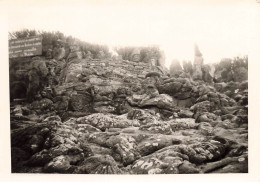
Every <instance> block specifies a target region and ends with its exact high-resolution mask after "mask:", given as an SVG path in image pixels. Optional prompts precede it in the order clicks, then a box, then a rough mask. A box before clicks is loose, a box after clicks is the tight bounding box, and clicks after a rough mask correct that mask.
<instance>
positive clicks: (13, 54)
mask: <svg viewBox="0 0 260 182" xmlns="http://www.w3.org/2000/svg"><path fill="white" fill-rule="evenodd" d="M41 54H42V36H34V37H29V38H24V39H12V40H9V58H17V57H27V56H36V55H41Z"/></svg>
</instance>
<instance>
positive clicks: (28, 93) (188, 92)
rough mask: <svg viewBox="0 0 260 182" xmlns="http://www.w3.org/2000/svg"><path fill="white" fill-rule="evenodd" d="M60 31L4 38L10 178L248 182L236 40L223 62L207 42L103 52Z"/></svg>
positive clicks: (243, 55) (27, 31) (26, 30)
mask: <svg viewBox="0 0 260 182" xmlns="http://www.w3.org/2000/svg"><path fill="white" fill-rule="evenodd" d="M171 6H173V7H174V6H175V5H174V4H172V5H171ZM95 8H96V7H95ZM159 12H160V11H159ZM158 16H159V17H160V15H158ZM144 17H145V15H144ZM144 17H141V18H144ZM85 18H88V15H87V14H85ZM93 18H94V17H93ZM124 18H126V19H127V18H128V16H126V17H124ZM180 18H181V17H180ZM184 19H185V18H184ZM97 20H98V18H97ZM134 20H136V19H134ZM148 20H149V19H147V21H148ZM186 20H187V19H186ZM50 21H51V20H50ZM160 21H161V22H165V19H160ZM190 21H192V22H191V23H189V21H188V22H186V24H190V25H194V22H193V21H194V19H190ZM223 21H228V20H223ZM111 22H112V20H111ZM171 22H173V23H174V19H171V18H169V19H167V21H166V24H169V26H170V24H171ZM209 22H210V21H209ZM209 22H208V26H210V25H211V24H210V23H209ZM103 23H104V24H105V22H103ZM175 23H176V22H175ZM47 24H48V23H46V25H47ZM95 25H96V24H95ZM133 25H135V24H134V23H133ZM175 25H176V26H178V23H176V24H175ZM97 26H98V25H97ZM111 26H112V25H111ZM167 26H168V25H167ZM197 26H198V29H199V30H201V31H203V30H205V29H204V28H205V27H204V28H202V29H200V28H199V27H200V26H201V25H199V24H198V25H197ZM234 26H236V24H235V23H234ZM239 26H240V25H239ZM180 27H184V25H182V24H180ZM188 27H189V26H188ZM88 28H91V29H95V27H94V26H92V27H91V26H90V27H88ZM139 28H143V29H145V28H144V27H139ZM195 28H196V27H195ZM219 28H220V29H221V30H223V31H224V30H225V31H227V32H228V33H227V34H230V32H232V31H234V30H232V29H229V28H231V27H229V28H226V27H219ZM83 29H84V28H83ZM134 29H135V28H134ZM151 29H152V28H151ZM176 29H177V28H176ZM135 30H136V29H135ZM64 31H65V32H63V29H61V30H57V31H51V30H50V29H44V28H39V27H37V25H36V24H35V28H30V27H23V28H22V29H19V28H17V29H14V28H12V29H11V30H9V80H10V124H11V127H10V128H11V169H12V173H61V174H131V175H135V174H204V173H218V174H219V173H248V122H249V121H248V55H247V51H248V50H244V49H246V45H245V44H246V42H245V41H244V40H245V37H243V36H241V35H243V32H242V34H239V33H238V32H236V31H234V35H240V36H241V40H240V42H241V41H242V42H243V41H244V42H243V43H241V46H240V44H237V45H236V46H234V49H236V50H237V51H238V52H239V53H236V54H233V53H232V54H226V53H227V52H228V51H227V49H230V50H232V47H228V43H226V44H225V41H227V42H228V39H227V40H225V41H224V39H223V40H221V41H219V42H218V43H219V45H218V46H219V47H218V48H219V50H223V51H219V52H218V51H212V48H210V47H207V46H209V45H211V44H210V43H209V42H211V41H209V40H208V38H209V37H210V36H209V35H210V34H206V33H205V37H203V36H201V35H200V34H196V33H194V37H195V38H194V39H193V38H191V37H192V36H191V35H192V34H189V35H188V38H187V37H186V34H185V31H184V32H183V34H181V36H179V37H178V38H176V37H175V36H176V34H174V33H173V35H171V34H170V33H169V32H168V31H167V33H169V34H168V35H169V40H167V41H166V42H160V41H156V40H157V38H151V42H149V38H148V39H147V40H146V41H147V42H146V43H144V42H145V41H142V40H140V42H139V39H138V38H133V39H131V41H129V42H131V43H129V42H128V43H129V44H128V43H127V42H121V43H120V44H111V42H110V41H107V42H101V41H99V39H96V41H93V40H91V41H88V39H87V38H86V37H87V36H86V37H84V36H81V37H80V38H79V37H77V36H76V35H75V34H73V33H71V34H67V32H66V30H64ZM99 31H104V32H106V29H104V30H100V29H99ZM152 31H154V30H152ZM189 31H190V30H189ZM211 31H213V30H211ZM68 32H69V31H68ZM75 32H76V28H75ZM82 32H83V31H82ZM140 32H142V31H140ZM148 32H149V31H148ZM148 32H146V33H148ZM162 32H163V30H162ZM175 33H176V32H175ZM179 33H180V32H178V35H180V34H179ZM211 33H212V32H211ZM81 35H83V33H82V34H81ZM196 35H197V37H198V38H196ZM111 36H112V35H111ZM118 36H119V37H118V39H116V40H117V41H118V42H119V41H120V37H121V36H122V35H121V34H118ZM145 36H146V35H144V34H143V37H145ZM153 36H155V37H156V36H158V37H159V38H158V39H160V36H161V35H156V34H153ZM153 36H152V37H153ZM218 36H220V35H218ZM223 36H224V35H223ZM220 37H221V36H220ZM224 37H225V36H224ZM231 37H232V36H231ZM204 38H205V39H207V40H206V41H205V39H204ZM225 38H227V37H225ZM233 38H234V37H232V38H231V39H232V40H231V41H236V40H235V39H233ZM236 38H238V37H236ZM122 39H124V37H122ZM165 40H166V39H164V41H165ZM171 40H173V41H174V40H176V42H180V47H178V48H177V49H174V47H175V46H176V42H175V43H173V44H171ZM212 41H213V42H214V41H216V42H217V41H218V40H217V39H214V38H213V37H212ZM132 42H136V44H133V43H132ZM148 42H149V43H148ZM181 42H184V44H181ZM211 43H212V42H211ZM183 45H187V48H185V47H184V46H183ZM200 45H202V46H200ZM205 45H207V46H205ZM215 46H216V45H215ZM222 46H223V47H222ZM190 47H192V49H190ZM171 49H172V51H171ZM178 49H182V50H181V51H180V52H178ZM185 51H187V54H185ZM183 52H184V54H183ZM217 53H219V54H220V55H218V56H216V55H217ZM211 58H212V60H211ZM213 58H214V59H213Z"/></svg>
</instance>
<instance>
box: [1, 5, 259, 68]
mask: <svg viewBox="0 0 260 182" xmlns="http://www.w3.org/2000/svg"><path fill="white" fill-rule="evenodd" d="M2 2H3V3H2V4H3V5H5V6H6V9H7V14H8V31H10V32H12V31H17V30H22V29H36V30H46V31H60V32H63V33H64V34H65V35H72V36H74V37H76V38H79V39H81V40H84V41H87V42H91V43H98V44H106V45H108V46H109V47H114V46H149V45H158V46H160V48H161V49H162V50H163V51H164V52H165V56H166V66H167V67H168V66H169V65H170V63H171V61H172V60H173V59H178V60H180V61H182V60H191V61H193V60H194V43H197V44H198V46H199V48H200V51H201V52H202V54H203V58H204V62H205V63H212V62H216V61H220V60H221V59H222V58H233V57H235V56H239V55H246V54H248V53H249V50H250V39H252V36H251V33H252V31H255V29H254V25H255V23H256V19H255V17H256V16H257V15H258V14H257V13H258V11H259V9H257V8H256V1H255V0H252V1H251V0H229V1H223V0H218V1H215V0H213V1H203V0H193V1H186V0H183V1H174V0H172V1H166V0H161V1H154V0H150V1H147V0H143V1H142V0H139V1H123V0H121V1H119V0H107V1H103V0H96V1H90V0H85V1H81V0H79V1H60V0H59V1H58V0H52V1H48V0H45V1H32V0H31V1H29V0H28V1H15V3H14V1H11V2H9V1H8V2H7V1H6V2H5V3H4V1H2Z"/></svg>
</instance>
